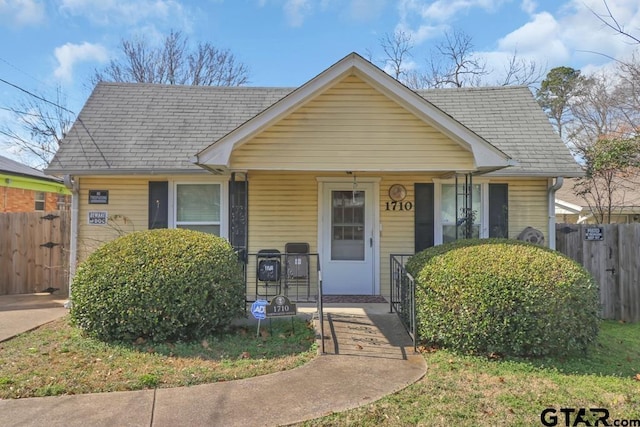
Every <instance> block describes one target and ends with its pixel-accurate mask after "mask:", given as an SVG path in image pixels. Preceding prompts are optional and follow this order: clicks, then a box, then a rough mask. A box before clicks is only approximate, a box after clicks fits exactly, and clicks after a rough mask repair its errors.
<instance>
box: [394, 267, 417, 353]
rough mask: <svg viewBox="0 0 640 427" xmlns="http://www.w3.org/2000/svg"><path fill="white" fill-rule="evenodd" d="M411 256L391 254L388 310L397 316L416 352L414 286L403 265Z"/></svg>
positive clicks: (411, 277)
mask: <svg viewBox="0 0 640 427" xmlns="http://www.w3.org/2000/svg"><path fill="white" fill-rule="evenodd" d="M411 256H413V254H391V255H390V256H389V259H390V263H389V264H390V275H391V298H390V301H389V305H390V307H389V310H390V312H391V313H393V312H395V313H397V314H398V317H399V318H400V321H401V322H402V324H403V325H404V327H405V329H406V330H407V332H408V333H409V336H410V337H411V340H412V341H413V350H414V351H417V350H418V347H417V339H418V331H417V324H416V284H415V280H414V279H413V276H411V274H409V273H408V272H407V270H406V269H405V263H406V261H407V259H408V258H409V257H411Z"/></svg>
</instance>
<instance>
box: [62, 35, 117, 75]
mask: <svg viewBox="0 0 640 427" xmlns="http://www.w3.org/2000/svg"><path fill="white" fill-rule="evenodd" d="M54 55H55V57H56V59H57V60H58V67H57V68H56V69H55V71H54V75H55V77H56V78H58V79H60V80H62V81H70V80H71V78H72V77H73V67H74V65H76V64H77V63H78V62H87V61H99V62H105V61H106V60H107V59H108V55H107V50H106V49H105V48H104V47H103V46H101V45H99V44H92V43H87V42H84V43H82V44H73V43H66V44H64V45H62V46H60V47H57V48H55V50H54Z"/></svg>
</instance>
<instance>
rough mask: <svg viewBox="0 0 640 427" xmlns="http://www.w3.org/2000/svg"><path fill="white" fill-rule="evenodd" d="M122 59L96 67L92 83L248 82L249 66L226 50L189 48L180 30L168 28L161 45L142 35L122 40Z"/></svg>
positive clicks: (202, 45) (203, 45) (207, 46)
mask: <svg viewBox="0 0 640 427" xmlns="http://www.w3.org/2000/svg"><path fill="white" fill-rule="evenodd" d="M121 50H122V54H123V58H122V59H118V60H111V62H110V63H109V65H107V66H106V67H105V68H104V69H102V70H96V71H95V74H94V76H93V79H92V80H93V83H97V82H100V81H115V82H137V83H160V84H186V85H202V86H241V85H244V84H247V83H248V82H249V70H248V67H247V66H246V65H245V64H243V63H241V62H238V60H237V59H236V57H235V56H234V55H233V53H231V51H229V50H228V49H219V48H217V47H215V46H213V45H212V44H211V43H208V42H207V43H199V44H198V45H197V46H196V47H195V48H194V49H190V47H189V40H188V38H187V37H186V36H184V35H183V34H182V33H181V32H180V31H171V32H170V33H169V35H167V36H166V38H165V39H164V42H163V44H162V45H161V46H160V47H154V46H151V45H150V44H149V42H148V41H147V40H146V39H145V38H139V39H136V40H133V41H131V40H122V44H121Z"/></svg>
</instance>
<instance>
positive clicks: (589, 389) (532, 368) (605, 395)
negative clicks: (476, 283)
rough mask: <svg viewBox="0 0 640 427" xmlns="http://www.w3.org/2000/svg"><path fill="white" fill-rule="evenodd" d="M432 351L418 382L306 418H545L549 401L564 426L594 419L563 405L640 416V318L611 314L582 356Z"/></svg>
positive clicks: (395, 421)
mask: <svg viewBox="0 0 640 427" xmlns="http://www.w3.org/2000/svg"><path fill="white" fill-rule="evenodd" d="M424 357H425V359H426V361H427V365H428V368H427V374H426V376H425V377H424V378H423V379H422V380H421V381H419V382H418V383H416V384H413V385H411V386H409V387H407V388H406V389H404V390H402V391H400V392H398V393H396V394H393V395H391V396H388V397H386V398H384V399H381V400H379V401H377V402H375V403H373V404H371V405H367V406H364V407H361V408H358V409H355V410H352V411H347V412H344V413H339V414H333V415H330V416H327V417H324V418H320V419H317V420H314V421H311V422H307V423H303V424H302V425H305V426H542V425H543V424H542V423H541V420H540V413H541V412H542V411H543V410H544V409H545V408H548V407H554V408H556V410H558V412H557V415H558V425H559V426H564V425H578V426H586V425H588V424H585V423H577V424H574V423H575V420H576V419H575V414H574V416H572V417H571V418H570V420H569V424H565V421H566V420H565V418H564V414H563V413H561V412H559V409H560V408H581V407H585V408H605V409H607V410H608V411H609V413H610V418H609V422H610V423H611V424H610V425H614V424H613V420H616V419H620V420H626V419H633V420H635V419H638V420H640V324H620V323H617V322H603V324H602V328H601V333H600V337H599V343H598V345H597V346H596V347H595V348H593V349H592V350H591V351H590V352H589V354H588V355H586V356H585V357H582V358H575V359H564V360H557V359H540V360H534V361H530V360H513V359H512V360H489V359H487V358H486V357H471V356H461V355H457V354H455V353H452V352H449V351H445V350H426V351H425V353H424ZM363 386H366V385H364V384H363ZM587 414H589V413H587ZM588 420H590V421H589V422H590V423H591V424H589V425H595V423H594V420H595V419H594V418H589V419H588ZM600 425H603V424H602V423H600ZM619 425H636V426H640V421H638V423H637V424H619Z"/></svg>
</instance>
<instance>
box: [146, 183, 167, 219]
mask: <svg viewBox="0 0 640 427" xmlns="http://www.w3.org/2000/svg"><path fill="white" fill-rule="evenodd" d="M168 227H169V182H168V181H149V229H150V230H151V229H154V228H168Z"/></svg>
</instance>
